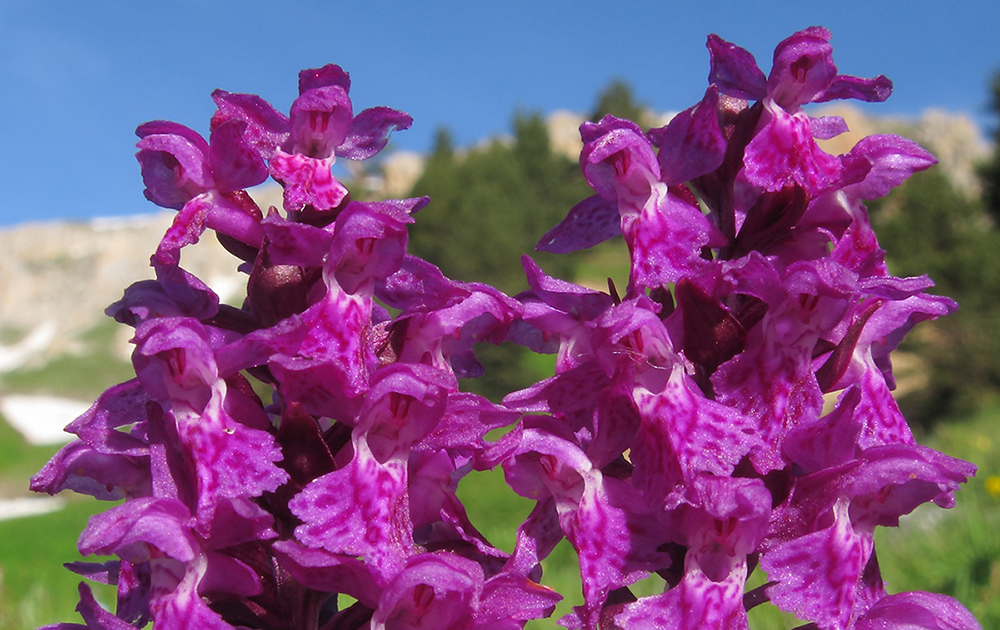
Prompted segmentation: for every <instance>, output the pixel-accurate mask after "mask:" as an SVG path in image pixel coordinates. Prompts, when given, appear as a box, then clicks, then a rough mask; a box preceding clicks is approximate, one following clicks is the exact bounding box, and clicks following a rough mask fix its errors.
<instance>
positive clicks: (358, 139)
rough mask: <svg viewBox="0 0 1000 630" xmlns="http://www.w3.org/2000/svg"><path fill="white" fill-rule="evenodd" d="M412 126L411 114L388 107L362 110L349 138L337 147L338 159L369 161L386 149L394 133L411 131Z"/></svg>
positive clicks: (350, 130)
mask: <svg viewBox="0 0 1000 630" xmlns="http://www.w3.org/2000/svg"><path fill="white" fill-rule="evenodd" d="M412 124H413V118H411V117H410V115H409V114H407V113H405V112H401V111H397V110H395V109H389V108H388V107H370V108H368V109H365V110H362V111H361V113H359V114H358V115H357V116H355V117H354V120H352V121H351V126H350V128H349V129H348V130H347V137H346V138H345V139H344V141H343V142H342V143H341V144H340V145H339V146H337V157H343V158H347V159H348V160H367V159H368V158H370V157H373V156H374V155H375V154H377V153H378V152H379V151H381V150H382V149H384V148H385V145H386V144H388V143H389V135H390V134H391V133H392V132H393V131H403V130H404V129H409V128H410V125H412Z"/></svg>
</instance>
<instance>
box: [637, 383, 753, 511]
mask: <svg viewBox="0 0 1000 630" xmlns="http://www.w3.org/2000/svg"><path fill="white" fill-rule="evenodd" d="M633 395H634V398H635V403H636V407H637V408H638V410H639V414H640V415H641V417H642V427H641V428H640V429H639V432H638V434H637V436H636V439H635V441H634V442H633V444H632V462H633V464H634V466H635V470H634V471H633V480H634V483H635V485H636V487H637V488H639V489H640V490H642V491H643V492H644V493H645V494H646V495H647V497H649V500H650V501H651V502H652V503H653V504H654V505H657V506H659V505H661V504H662V503H663V501H664V500H665V499H666V497H667V495H668V494H669V493H670V491H671V490H672V489H673V488H674V487H675V486H677V485H679V484H683V485H686V484H689V483H691V482H692V480H693V479H694V477H695V476H696V475H698V474H700V473H703V472H706V473H712V474H715V475H722V476H728V475H730V474H732V471H733V468H734V467H735V466H736V464H737V463H739V461H740V459H742V458H743V456H744V455H746V454H747V453H748V452H749V451H750V449H751V448H753V447H755V446H757V444H758V442H757V440H758V438H757V437H756V436H755V435H754V431H753V429H754V426H753V425H754V424H755V423H754V422H753V420H752V419H751V418H748V417H747V416H745V415H743V414H742V413H740V412H738V411H737V410H736V409H733V408H732V407H728V406H726V405H722V404H719V403H717V402H715V401H713V400H709V399H707V398H704V397H703V396H702V394H701V392H700V391H697V386H696V385H694V384H693V383H692V382H691V381H690V378H689V377H687V376H686V375H685V374H684V371H683V367H682V366H681V365H679V364H678V365H676V366H674V368H673V371H672V372H671V374H670V377H669V380H667V382H666V383H665V384H663V386H662V389H657V390H655V391H650V390H648V389H646V388H645V387H637V388H636V390H635V392H634V394H633ZM671 507H672V506H671Z"/></svg>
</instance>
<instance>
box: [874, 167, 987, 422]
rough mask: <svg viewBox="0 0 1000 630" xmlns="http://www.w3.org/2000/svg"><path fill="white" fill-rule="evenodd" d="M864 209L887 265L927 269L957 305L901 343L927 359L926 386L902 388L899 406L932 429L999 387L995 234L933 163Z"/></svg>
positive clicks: (974, 202)
mask: <svg viewBox="0 0 1000 630" xmlns="http://www.w3.org/2000/svg"><path fill="white" fill-rule="evenodd" d="M870 209H871V211H872V220H873V223H874V225H875V228H876V232H877V234H878V237H879V242H880V244H881V245H882V246H883V248H885V250H886V251H887V252H888V255H887V256H888V258H887V263H888V264H889V268H890V271H891V272H892V273H893V274H894V275H897V276H914V275H920V274H924V273H926V274H928V275H929V276H930V277H931V278H932V279H933V280H934V282H935V283H936V287H935V289H934V291H935V292H936V293H939V294H941V295H947V296H948V297H951V298H953V299H955V300H956V301H957V302H958V303H959V310H958V312H957V313H954V314H952V315H949V316H948V317H945V318H942V319H940V320H938V321H936V322H933V323H924V324H921V325H920V326H918V327H917V329H916V330H915V331H914V334H912V335H910V336H908V337H907V341H906V342H905V345H904V347H903V349H904V350H910V351H912V352H914V354H915V355H916V356H918V357H920V358H921V360H922V361H923V362H924V363H925V366H924V369H925V370H926V377H927V385H926V386H925V387H920V388H917V389H915V390H913V391H910V392H908V393H906V392H904V395H903V396H902V397H901V401H900V404H901V406H902V407H903V408H904V413H905V414H906V415H907V417H908V418H910V419H911V420H912V421H915V422H917V423H918V424H920V425H923V426H924V427H925V428H930V427H931V426H933V425H934V424H935V423H936V422H938V421H940V420H941V419H943V418H945V417H947V416H952V415H956V414H961V413H967V412H969V411H971V410H972V409H973V408H975V407H976V406H977V405H978V404H980V403H981V402H982V400H983V397H984V396H986V395H989V394H991V393H993V392H996V391H997V390H998V389H1000V258H998V256H997V252H998V251H1000V233H998V232H997V230H995V229H993V228H992V226H991V221H990V219H989V217H988V216H987V214H986V212H985V210H984V208H983V205H982V203H980V201H979V200H978V199H969V198H967V197H966V196H965V195H963V194H961V193H959V192H958V191H956V190H955V188H954V187H953V186H952V184H951V182H949V181H948V179H947V178H946V177H945V176H944V175H943V174H942V173H941V172H940V171H938V170H936V169H933V168H932V169H931V170H929V171H925V172H922V173H917V174H916V175H914V176H913V177H911V178H910V179H909V180H908V181H907V182H906V183H905V184H903V185H902V186H900V187H899V188H897V189H895V190H894V191H893V192H892V193H890V194H889V196H888V197H886V198H885V199H883V200H879V201H878V202H874V203H871V204H870Z"/></svg>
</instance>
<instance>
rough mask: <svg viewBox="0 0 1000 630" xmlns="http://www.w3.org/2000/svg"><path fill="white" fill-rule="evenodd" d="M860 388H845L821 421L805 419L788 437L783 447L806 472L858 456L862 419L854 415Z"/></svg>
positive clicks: (859, 397)
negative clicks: (806, 421)
mask: <svg viewBox="0 0 1000 630" xmlns="http://www.w3.org/2000/svg"><path fill="white" fill-rule="evenodd" d="M860 400H861V392H860V390H859V389H858V388H857V387H852V388H850V389H848V390H847V391H845V392H844V394H843V396H842V397H841V398H840V400H839V401H838V403H837V407H836V408H835V409H834V410H833V411H832V412H830V413H829V414H827V415H826V416H824V417H823V418H821V419H820V420H819V421H818V422H814V423H802V424H800V425H799V426H797V427H795V428H794V429H793V430H792V431H790V432H789V433H788V435H787V436H786V437H785V440H784V443H783V446H782V448H783V449H784V452H785V455H786V456H787V457H788V459H789V460H791V461H792V462H795V464H797V465H798V466H800V467H801V468H802V469H803V470H804V471H805V472H806V473H811V472H816V471H818V470H822V469H824V468H829V467H832V466H839V465H841V464H845V463H847V462H849V461H850V460H852V459H854V458H855V457H856V456H857V452H858V437H859V436H860V435H861V430H862V428H863V421H862V419H861V418H860V417H859V416H858V415H855V409H856V408H857V406H858V402H859V401H860Z"/></svg>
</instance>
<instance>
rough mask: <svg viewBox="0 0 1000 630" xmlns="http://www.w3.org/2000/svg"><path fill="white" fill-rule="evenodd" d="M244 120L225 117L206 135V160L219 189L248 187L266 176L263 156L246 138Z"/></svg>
mask: <svg viewBox="0 0 1000 630" xmlns="http://www.w3.org/2000/svg"><path fill="white" fill-rule="evenodd" d="M246 128H247V123H246V121H243V120H237V119H233V120H227V121H226V122H224V123H222V124H221V125H218V126H217V127H214V128H213V129H212V134H211V136H209V152H208V155H209V161H210V163H211V165H212V175H213V177H214V178H215V184H216V186H217V187H218V189H219V190H220V191H222V192H232V191H236V190H242V189H244V188H250V187H251V186H256V185H257V184H260V183H263V182H264V180H266V179H267V165H266V164H264V159H263V158H262V157H261V155H260V154H259V153H258V152H257V151H256V150H255V148H254V147H253V146H252V145H251V144H250V143H249V142H248V140H247V138H246Z"/></svg>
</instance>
